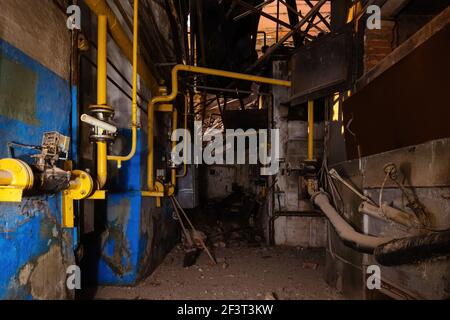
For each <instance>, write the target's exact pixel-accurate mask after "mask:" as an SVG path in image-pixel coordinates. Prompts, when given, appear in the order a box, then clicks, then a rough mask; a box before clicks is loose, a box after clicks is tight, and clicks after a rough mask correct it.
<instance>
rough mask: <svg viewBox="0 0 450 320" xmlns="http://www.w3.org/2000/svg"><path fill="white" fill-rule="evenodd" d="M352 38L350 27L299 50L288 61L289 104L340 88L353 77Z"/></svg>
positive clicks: (325, 94) (315, 97) (322, 95)
mask: <svg viewBox="0 0 450 320" xmlns="http://www.w3.org/2000/svg"><path fill="white" fill-rule="evenodd" d="M352 55H353V39H352V33H351V29H350V28H349V26H346V27H345V28H343V29H341V30H340V31H339V32H334V33H330V34H328V35H326V36H324V37H323V38H320V39H318V40H316V41H314V42H313V43H311V44H310V45H307V46H305V47H303V48H301V49H299V50H298V51H297V52H296V53H295V54H294V55H293V56H292V60H291V64H292V97H291V104H293V105H297V104H301V103H303V102H305V101H307V100H308V99H317V98H320V97H325V96H328V95H330V94H333V93H335V92H337V91H341V90H343V89H345V88H346V87H348V86H349V84H350V83H351V80H352V70H353V69H352V68H353V67H352V66H353V64H352Z"/></svg>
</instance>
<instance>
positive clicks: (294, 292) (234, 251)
mask: <svg viewBox="0 0 450 320" xmlns="http://www.w3.org/2000/svg"><path fill="white" fill-rule="evenodd" d="M214 251H215V252H214V254H215V256H216V258H217V261H218V264H217V265H212V264H211V262H210V260H209V259H208V256H207V255H206V254H205V253H204V252H203V253H202V254H201V255H200V257H199V258H198V260H197V263H196V264H195V265H193V266H191V267H189V268H183V258H184V251H183V250H182V249H181V248H180V247H177V248H175V249H174V250H173V251H172V252H171V253H170V254H169V255H168V256H167V257H166V258H165V260H164V262H163V264H162V265H161V266H160V267H159V268H158V269H157V270H156V271H155V272H154V273H153V274H152V275H151V276H150V277H149V278H147V279H146V280H145V281H143V282H142V283H141V284H139V285H138V286H136V287H99V288H98V290H97V293H96V296H95V299H149V300H172V299H174V300H215V299H221V300H231V299H236V300H274V299H280V300H303V299H320V300H337V299H342V298H343V297H342V296H341V295H340V294H339V293H338V292H337V291H336V290H335V289H333V288H331V287H329V286H328V285H327V284H326V282H325V281H324V279H323V272H324V261H325V252H324V250H320V249H303V248H291V247H289V248H288V247H264V246H261V247H236V248H229V247H226V248H220V247H219V248H215V249H214Z"/></svg>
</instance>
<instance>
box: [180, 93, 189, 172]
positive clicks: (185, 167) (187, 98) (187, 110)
mask: <svg viewBox="0 0 450 320" xmlns="http://www.w3.org/2000/svg"><path fill="white" fill-rule="evenodd" d="M189 103H190V101H189V97H188V94H185V95H184V130H186V131H187V130H188V113H189ZM188 147H190V146H188V144H187V139H184V152H187V151H186V150H187V148H188ZM183 157H185V155H183ZM186 175H187V161H186V159H185V161H184V162H183V173H182V174H180V175H178V176H177V178H184V177H186Z"/></svg>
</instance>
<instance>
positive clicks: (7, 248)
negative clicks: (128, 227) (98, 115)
mask: <svg viewBox="0 0 450 320" xmlns="http://www.w3.org/2000/svg"><path fill="white" fill-rule="evenodd" d="M0 54H1V55H2V57H3V58H4V59H8V61H9V63H12V64H14V65H16V66H17V67H18V68H22V69H23V70H27V71H26V73H30V74H33V75H34V77H35V85H33V86H25V87H24V90H32V92H28V94H29V96H30V97H34V99H35V101H33V103H34V107H33V108H31V109H29V108H28V109H26V110H34V111H32V112H33V114H31V115H28V117H29V118H28V119H35V120H36V121H28V120H26V119H20V118H18V117H11V114H4V113H2V115H0V158H5V157H8V149H7V143H8V142H19V143H25V144H31V145H40V144H41V140H42V135H43V133H44V132H48V131H58V132H60V133H62V134H65V135H68V134H69V121H70V117H69V116H68V114H70V110H71V103H70V101H71V100H70V86H69V83H68V82H67V81H66V80H64V79H63V78H61V77H60V76H59V75H57V74H56V73H54V72H52V71H50V70H49V69H47V68H46V67H44V66H43V65H42V64H40V63H39V62H37V61H35V60H33V59H32V58H30V57H29V56H27V55H26V54H24V53H23V52H22V51H20V50H18V49H17V48H15V47H14V46H12V45H11V44H10V43H8V42H6V41H4V40H2V39H0ZM16 80H17V81H19V80H20V79H16ZM12 89H13V88H9V87H8V83H6V84H5V87H3V88H2V92H10V91H8V90H12ZM0 101H12V100H11V99H3V100H2V99H0ZM4 103H6V102H4ZM8 103H9V102H8ZM24 103H29V102H27V101H25V102H24ZM18 107H20V106H18V105H2V107H1V108H2V110H7V109H11V108H18ZM20 112H25V111H23V110H20ZM25 120H26V121H25ZM32 153H34V152H30V151H29V150H23V149H22V150H20V149H15V156H16V157H19V158H21V159H24V160H26V161H30V158H29V155H30V154H32ZM0 252H1V254H0V266H1V268H2V269H1V271H0V299H66V298H70V297H71V295H72V293H71V292H66V290H65V278H66V272H65V270H66V267H67V266H68V265H71V264H74V256H73V251H72V230H63V229H62V228H61V197H60V196H59V195H56V196H55V195H53V196H35V197H24V199H23V201H22V202H21V203H0Z"/></svg>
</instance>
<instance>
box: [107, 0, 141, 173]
mask: <svg viewBox="0 0 450 320" xmlns="http://www.w3.org/2000/svg"><path fill="white" fill-rule="evenodd" d="M138 13H139V1H137V0H136V1H134V17H133V97H132V99H133V101H132V104H131V150H130V153H129V154H128V155H126V156H108V160H111V161H117V166H118V167H119V168H120V167H121V166H122V162H123V161H128V160H131V159H132V158H133V157H134V155H135V154H136V144H137V141H136V140H137V70H138V30H139V28H138V27H139V25H138V23H139V21H138V19H139V15H138Z"/></svg>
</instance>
